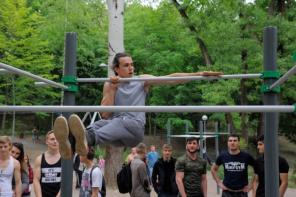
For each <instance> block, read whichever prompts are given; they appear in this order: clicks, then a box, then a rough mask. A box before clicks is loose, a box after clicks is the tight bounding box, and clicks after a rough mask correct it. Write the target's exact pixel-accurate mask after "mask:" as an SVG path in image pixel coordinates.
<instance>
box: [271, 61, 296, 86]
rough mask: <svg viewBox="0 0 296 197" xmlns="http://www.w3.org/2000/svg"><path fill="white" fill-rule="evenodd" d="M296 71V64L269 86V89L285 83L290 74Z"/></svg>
mask: <svg viewBox="0 0 296 197" xmlns="http://www.w3.org/2000/svg"><path fill="white" fill-rule="evenodd" d="M295 73H296V65H295V66H294V67H292V68H291V69H290V70H289V71H288V72H286V73H285V74H284V75H283V76H282V77H281V78H279V79H278V80H277V81H276V82H274V83H273V84H272V85H270V86H269V89H272V88H274V87H276V86H279V85H281V84H283V83H284V82H285V81H287V80H288V79H289V77H290V76H292V75H294V74H295Z"/></svg>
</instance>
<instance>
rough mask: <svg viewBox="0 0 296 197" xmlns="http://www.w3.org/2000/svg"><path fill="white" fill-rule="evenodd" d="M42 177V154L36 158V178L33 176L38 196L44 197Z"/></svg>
mask: <svg viewBox="0 0 296 197" xmlns="http://www.w3.org/2000/svg"><path fill="white" fill-rule="evenodd" d="M40 178H41V155H39V156H38V157H37V158H36V160H35V165H34V178H33V186H34V191H35V196H36V197H42V192H41V185H40V182H39V181H40Z"/></svg>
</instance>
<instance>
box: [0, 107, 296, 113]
mask: <svg viewBox="0 0 296 197" xmlns="http://www.w3.org/2000/svg"><path fill="white" fill-rule="evenodd" d="M295 106H296V105H295ZM295 106H294V105H240V106H221V105H214V106H5V105H2V106H0V111H18V112H20V111H30V112H174V113H182V112H191V113H193V112H246V113H252V112H258V113H259V112H285V113H292V112H294V111H295Z"/></svg>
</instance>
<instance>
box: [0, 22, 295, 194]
mask: <svg viewBox="0 0 296 197" xmlns="http://www.w3.org/2000/svg"><path fill="white" fill-rule="evenodd" d="M76 49H77V35H76V33H66V38H65V67H64V77H70V79H71V80H72V79H75V78H76V77H77V72H76V61H77V60H76ZM263 53H264V55H263V65H264V70H263V74H240V75H221V76H219V77H211V76H208V77H205V76H197V77H193V78H194V79H193V78H191V77H185V78H178V77H170V78H168V77H164V78H163V77H151V78H149V79H148V78H132V80H138V81H140V80H146V81H148V80H152V81H156V80H158V79H157V78H159V80H169V81H172V80H183V81H185V80H188V81H189V80H216V79H224V78H225V79H226V78H227V79H234V78H257V77H261V78H263V85H262V87H261V88H262V89H261V91H262V93H263V103H264V105H242V106H220V105H216V106H76V105H75V91H77V90H76V89H75V88H72V89H71V88H68V86H66V85H68V84H69V87H71V85H73V84H75V83H76V82H99V81H96V80H101V81H102V82H104V81H108V80H110V79H109V78H103V79H84V78H80V79H79V78H78V79H79V80H78V81H70V82H67V83H66V85H63V84H60V83H56V82H54V81H51V80H48V79H45V78H42V77H39V76H37V75H34V74H32V73H29V72H26V71H23V70H20V69H17V68H14V67H12V66H9V65H7V64H3V63H0V68H4V69H5V70H7V71H9V72H11V73H14V74H19V75H25V76H28V77H31V78H33V79H35V80H36V81H40V82H45V83H47V84H50V85H51V86H53V87H58V88H62V89H64V91H63V93H64V94H63V95H64V97H63V105H62V106H14V105H13V106H6V105H2V106H0V111H13V112H25V111H29V112H62V114H63V115H64V116H65V117H66V118H68V117H69V115H70V112H97V111H101V112H119V111H121V112H126V111H130V112H178V113H183V112H203V113H205V112H245V113H254V112H255V113H256V112H258V113H262V112H263V113H264V118H263V123H264V135H265V150H266V151H265V155H264V169H265V196H268V197H278V196H279V179H278V178H275V177H278V176H279V163H278V155H279V154H278V151H279V149H278V143H277V137H278V125H279V124H278V123H279V112H283V113H292V112H296V104H295V105H278V98H277V97H278V93H279V91H274V90H273V89H272V88H273V87H275V86H277V85H279V84H281V83H283V82H284V81H285V80H287V78H288V77H289V76H291V74H294V73H295V67H294V68H292V69H291V70H289V72H288V73H289V74H288V73H287V74H286V75H284V76H283V77H282V78H279V79H278V77H277V72H276V70H277V65H276V56H277V28H276V27H266V28H264V34H263ZM130 79H131V78H129V79H120V80H121V81H124V80H126V81H130ZM277 79H278V80H277ZM92 80H94V81H92ZM74 86H75V85H74ZM266 87H267V88H266ZM69 139H70V142H71V144H72V142H73V137H72V136H71V135H70V136H69ZM72 175H73V161H72V159H62V175H61V176H62V181H61V197H72V196H73V195H72V182H73V176H72Z"/></svg>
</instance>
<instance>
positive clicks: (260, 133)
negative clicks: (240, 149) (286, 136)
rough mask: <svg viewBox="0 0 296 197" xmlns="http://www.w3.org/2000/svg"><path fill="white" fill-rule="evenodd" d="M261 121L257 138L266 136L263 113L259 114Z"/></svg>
mask: <svg viewBox="0 0 296 197" xmlns="http://www.w3.org/2000/svg"><path fill="white" fill-rule="evenodd" d="M258 119H259V121H258V124H257V137H259V136H260V135H263V134H264V130H263V129H264V128H263V113H260V114H259V118H258Z"/></svg>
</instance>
